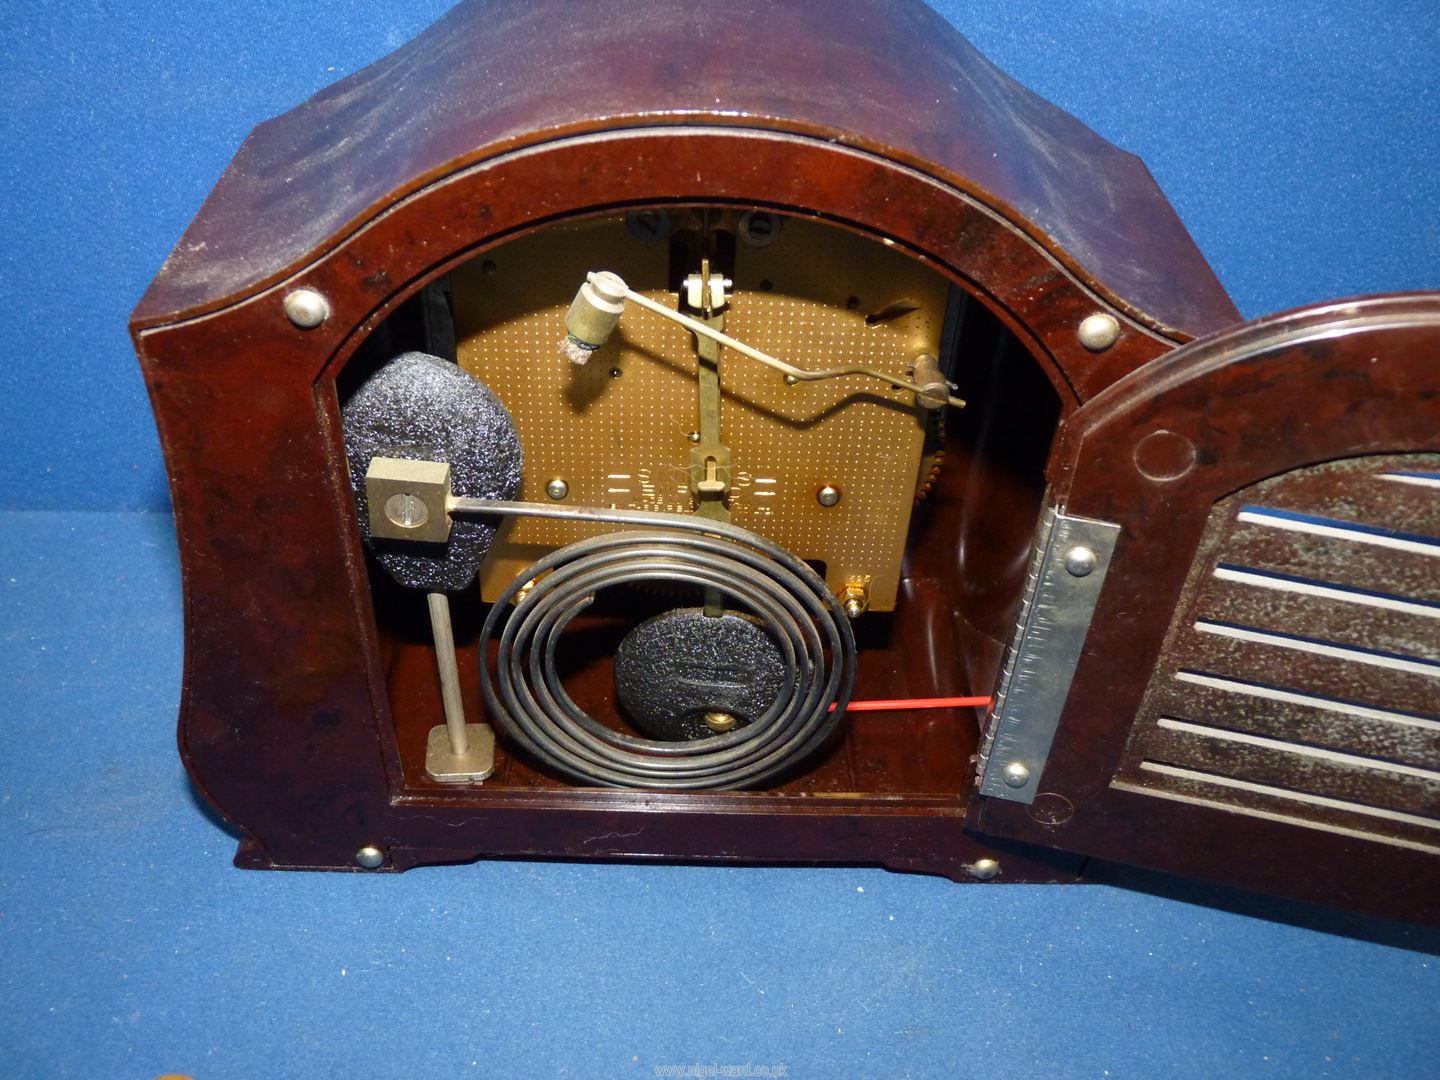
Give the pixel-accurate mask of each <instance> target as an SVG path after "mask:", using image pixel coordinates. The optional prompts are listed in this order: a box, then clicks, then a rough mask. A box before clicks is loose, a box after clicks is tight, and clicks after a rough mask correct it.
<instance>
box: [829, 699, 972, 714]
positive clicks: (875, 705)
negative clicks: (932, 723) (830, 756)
mask: <svg viewBox="0 0 1440 1080" xmlns="http://www.w3.org/2000/svg"><path fill="white" fill-rule="evenodd" d="M989 704H990V698H988V697H926V698H897V699H895V700H893V701H852V702H850V704H849V705H846V706H845V711H846V712H907V711H909V710H911V709H964V708H973V707H975V706H981V707H984V706H988V705H989ZM830 711H831V712H834V711H835V706H834V705H831V706H830Z"/></svg>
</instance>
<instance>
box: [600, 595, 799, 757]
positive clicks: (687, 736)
mask: <svg viewBox="0 0 1440 1080" xmlns="http://www.w3.org/2000/svg"><path fill="white" fill-rule="evenodd" d="M784 684H785V659H784V657H783V656H781V654H780V650H779V648H778V647H777V646H776V645H775V642H774V641H773V640H772V639H771V637H770V635H769V634H768V633H767V632H766V630H765V628H764V627H763V626H761V625H760V622H759V621H758V620H757V619H754V618H751V617H750V616H748V615H737V614H734V613H733V612H726V613H725V614H723V615H718V616H709V615H706V614H705V612H704V610H703V609H702V608H676V609H675V610H674V611H667V612H665V613H664V614H662V615H656V616H655V617H654V618H652V619H646V620H645V621H644V622H642V623H641V624H640V625H639V626H637V627H635V629H633V630H631V631H630V633H628V634H626V635H625V640H623V641H622V642H621V643H620V648H619V649H618V650H616V653H615V692H616V696H617V697H618V698H619V699H620V704H621V706H622V707H623V708H624V709H625V714H626V715H627V716H628V717H629V718H630V721H631V722H632V723H633V724H634V725H635V726H636V727H637V728H639V729H640V730H641V731H643V732H644V733H645V734H647V735H650V736H653V737H654V738H657V739H670V740H676V741H679V740H692V739H708V738H712V737H713V736H714V735H715V732H714V731H712V730H711V729H710V728H709V726H707V725H706V723H705V714H706V713H708V712H722V713H728V714H730V715H731V716H733V717H735V719H736V720H737V721H738V722H739V723H740V724H741V725H742V726H743V725H745V724H749V723H752V722H753V721H755V720H757V719H759V718H760V717H761V716H763V715H764V713H765V710H766V709H768V708H769V707H770V706H771V705H773V704H774V702H775V699H776V697H778V696H779V694H780V690H781V687H782V686H784Z"/></svg>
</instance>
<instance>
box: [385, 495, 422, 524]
mask: <svg viewBox="0 0 1440 1080" xmlns="http://www.w3.org/2000/svg"><path fill="white" fill-rule="evenodd" d="M385 516H386V517H387V518H389V519H390V521H391V523H392V524H394V525H397V526H399V527H400V528H402V529H418V528H420V527H421V526H422V525H424V524H425V522H427V521H429V520H430V509H429V507H427V506H426V505H425V502H424V500H423V499H420V498H419V497H417V496H415V495H410V494H407V493H405V492H403V491H402V492H399V493H397V494H395V495H391V496H390V498H388V499H386V500H385Z"/></svg>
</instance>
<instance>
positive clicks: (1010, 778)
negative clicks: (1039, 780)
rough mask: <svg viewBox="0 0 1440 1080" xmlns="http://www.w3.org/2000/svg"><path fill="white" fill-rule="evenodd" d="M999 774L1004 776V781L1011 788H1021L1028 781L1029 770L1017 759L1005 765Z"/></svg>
mask: <svg viewBox="0 0 1440 1080" xmlns="http://www.w3.org/2000/svg"><path fill="white" fill-rule="evenodd" d="M1001 775H1002V776H1004V777H1005V783H1006V784H1008V785H1009V786H1010V787H1013V788H1022V787H1024V786H1025V785H1026V784H1028V783H1029V782H1030V770H1029V769H1027V768H1026V767H1025V766H1024V765H1021V764H1020V763H1019V762H1018V761H1012V762H1011V763H1010V764H1009V765H1006V766H1005V770H1004V772H1003V773H1002V774H1001Z"/></svg>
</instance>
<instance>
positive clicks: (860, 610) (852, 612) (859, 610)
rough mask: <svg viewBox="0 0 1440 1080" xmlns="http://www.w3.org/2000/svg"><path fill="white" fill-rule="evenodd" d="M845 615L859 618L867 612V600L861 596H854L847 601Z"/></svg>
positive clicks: (850, 617) (848, 617) (849, 617)
mask: <svg viewBox="0 0 1440 1080" xmlns="http://www.w3.org/2000/svg"><path fill="white" fill-rule="evenodd" d="M844 606H845V617H846V618H847V619H858V618H859V617H860V616H861V615H864V614H865V601H864V600H861V599H860V598H859V597H855V596H852V597H851V598H850V599H849V600H846V601H845V605H844Z"/></svg>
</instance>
